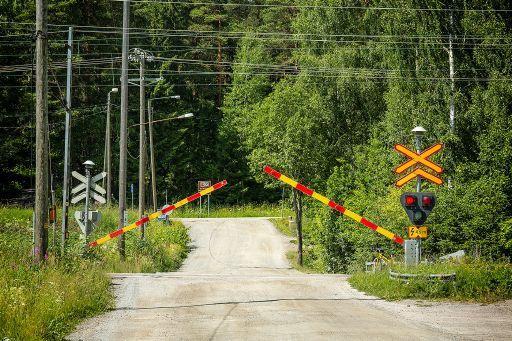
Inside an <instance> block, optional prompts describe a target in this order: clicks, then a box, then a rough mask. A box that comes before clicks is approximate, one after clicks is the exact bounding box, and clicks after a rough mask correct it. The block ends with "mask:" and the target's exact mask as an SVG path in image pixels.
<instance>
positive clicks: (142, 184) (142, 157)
mask: <svg viewBox="0 0 512 341" xmlns="http://www.w3.org/2000/svg"><path fill="white" fill-rule="evenodd" d="M153 59H154V58H153V55H152V54H151V53H149V52H148V51H144V50H142V49H139V48H135V49H133V51H132V53H131V54H130V60H131V61H134V62H138V63H139V104H140V111H139V212H138V217H139V219H140V218H142V217H143V216H144V211H145V209H146V207H145V206H146V205H145V201H146V176H145V175H146V83H145V79H144V73H145V66H146V61H153ZM140 232H141V238H142V239H144V234H145V224H143V225H142V226H141V227H140Z"/></svg>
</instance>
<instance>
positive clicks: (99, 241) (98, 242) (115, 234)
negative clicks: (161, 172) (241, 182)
mask: <svg viewBox="0 0 512 341" xmlns="http://www.w3.org/2000/svg"><path fill="white" fill-rule="evenodd" d="M227 183H228V182H227V181H226V180H224V181H221V182H218V183H216V184H215V185H213V186H210V187H208V188H206V189H203V190H202V191H200V192H197V193H196V194H192V195H191V196H188V197H186V198H185V199H182V200H180V201H178V202H177V203H175V204H174V205H171V206H168V207H166V208H164V209H162V210H160V211H157V212H155V213H152V214H150V215H149V216H147V217H143V218H141V219H139V220H137V221H136V222H134V223H133V224H130V225H127V226H125V227H123V228H122V229H119V230H116V231H114V232H111V233H109V234H107V235H106V236H104V237H102V238H100V239H97V240H95V241H93V242H91V243H89V247H93V246H97V245H101V244H103V243H105V242H107V241H109V240H111V239H113V238H116V237H118V236H120V235H122V234H123V233H126V232H128V231H131V230H133V229H136V228H137V227H139V226H141V225H142V224H145V223H147V222H148V221H151V220H155V219H156V218H158V217H159V216H161V215H162V214H167V213H169V212H171V211H174V210H175V209H177V208H179V207H181V206H183V205H185V204H188V203H189V202H192V201H194V200H196V199H199V198H200V197H202V196H204V195H207V194H210V193H211V192H213V191H216V190H218V189H219V188H222V187H224V186H225V185H227Z"/></svg>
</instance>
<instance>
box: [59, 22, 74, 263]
mask: <svg viewBox="0 0 512 341" xmlns="http://www.w3.org/2000/svg"><path fill="white" fill-rule="evenodd" d="M67 48H68V60H67V61H68V65H67V76H66V128H65V131H64V180H63V183H62V231H61V245H60V253H61V255H64V252H65V250H66V239H67V234H68V210H69V185H70V181H69V180H70V179H69V168H70V156H71V153H70V148H71V147H70V139H71V77H72V72H73V69H72V67H73V63H72V57H73V27H71V26H70V27H69V29H68V46H67Z"/></svg>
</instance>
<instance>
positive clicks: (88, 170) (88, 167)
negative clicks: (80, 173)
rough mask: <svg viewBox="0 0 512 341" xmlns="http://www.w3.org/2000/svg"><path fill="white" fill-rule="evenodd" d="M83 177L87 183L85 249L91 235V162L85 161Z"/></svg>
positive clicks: (92, 164)
mask: <svg viewBox="0 0 512 341" xmlns="http://www.w3.org/2000/svg"><path fill="white" fill-rule="evenodd" d="M84 165H85V177H86V178H87V183H86V187H85V208H84V217H83V219H84V220H83V223H84V226H85V247H87V237H88V236H89V234H90V233H91V231H89V204H90V194H91V193H90V190H91V169H92V167H93V166H94V163H93V162H92V161H85V162H84Z"/></svg>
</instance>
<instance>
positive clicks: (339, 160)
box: [0, 0, 512, 272]
mask: <svg viewBox="0 0 512 341" xmlns="http://www.w3.org/2000/svg"><path fill="white" fill-rule="evenodd" d="M508 7H509V2H508V1H506V0H501V1H498V0H493V1H491V0H489V1H484V0H467V1H460V0H453V1H436V0H424V1H411V0H399V1H355V0H353V1H291V0H289V1H281V0H261V1H243V0H235V1H225V2H222V4H220V3H216V4H211V3H205V2H204V1H159V0H155V1H137V0H134V1H132V17H131V27H132V29H131V30H130V47H131V48H135V47H139V48H143V49H146V50H148V51H151V52H152V53H153V54H154V56H155V61H154V62H152V63H148V65H147V74H146V75H147V77H162V80H161V81H159V82H158V83H156V84H155V85H153V86H150V87H148V91H147V98H150V97H162V96H169V95H176V94H178V95H180V96H181V100H179V101H176V100H172V99H170V100H161V101H156V102H155V114H154V119H155V120H157V119H163V118H166V117H169V116H173V115H179V114H182V113H185V112H193V113H195V118H194V119H193V120H183V121H181V120H180V121H171V122H163V123H160V124H155V139H156V147H155V148H156V156H157V174H158V179H157V180H158V181H157V182H158V188H159V189H160V192H159V195H160V196H159V201H160V202H162V201H163V189H167V190H168V193H169V199H172V198H175V199H178V198H181V197H183V196H185V195H187V194H190V193H193V192H194V191H195V188H196V181H197V180H205V179H211V180H217V179H224V178H226V179H227V180H228V182H229V184H230V188H229V190H226V191H223V192H219V193H218V194H216V195H215V197H214V198H212V199H214V200H215V201H216V202H217V203H219V204H220V203H222V204H223V205H234V204H243V203H262V202H277V201H278V200H280V198H281V187H280V185H279V184H278V183H277V182H275V181H273V180H272V179H271V178H269V177H268V176H266V175H265V174H264V173H262V167H263V165H264V164H269V165H271V166H272V167H274V168H276V169H277V170H279V171H282V172H283V173H284V174H287V175H289V176H291V177H294V178H295V179H296V180H298V181H301V182H303V183H304V184H306V185H308V186H311V187H312V188H314V189H315V190H317V191H318V192H320V193H325V194H326V195H327V196H329V197H330V198H332V199H333V200H336V201H337V202H339V203H341V204H343V205H345V206H347V207H349V208H350V209H351V210H353V211H356V212H358V213H360V214H361V215H363V216H365V217H367V218H368V219H370V220H373V221H375V222H377V223H378V224H379V225H381V226H384V227H386V228H388V229H390V230H393V231H394V232H397V233H400V234H404V228H405V227H406V226H407V225H408V224H409V223H408V220H407V218H406V215H405V213H404V212H403V210H402V208H401V207H400V203H399V196H400V194H401V192H402V191H401V190H398V189H396V188H395V187H394V185H393V183H394V181H395V180H396V178H395V176H394V174H393V173H392V170H393V168H394V167H395V166H396V165H398V164H400V163H401V162H402V161H403V159H402V158H401V157H400V156H399V155H397V154H396V153H395V152H394V151H393V145H394V144H396V143H402V144H405V145H408V146H410V147H412V140H413V137H412V135H411V133H410V131H411V129H412V128H413V127H414V126H416V125H422V126H423V127H425V128H426V129H427V134H426V135H425V137H424V144H425V146H428V145H431V144H433V143H435V142H442V143H444V145H445V149H444V151H443V152H442V153H441V154H440V156H439V157H437V158H434V160H435V161H437V162H439V163H440V164H442V165H443V167H444V168H445V172H444V174H443V178H444V179H445V181H446V184H445V185H444V186H442V187H430V186H426V188H425V189H426V190H431V191H434V192H435V193H436V195H437V197H438V200H437V206H436V208H435V210H434V211H433V213H432V214H431V216H430V217H429V223H428V226H429V231H430V236H429V238H428V239H427V240H426V242H425V243H424V246H425V254H426V255H427V256H428V257H433V256H436V255H439V254H442V253H447V252H453V251H456V250H458V249H465V250H466V251H467V252H468V253H470V254H472V255H475V256H479V257H484V258H490V259H498V258H505V259H508V260H509V259H510V256H511V252H512V212H511V206H510V202H511V196H512V185H511V184H512V181H511V180H512V179H511V177H512V174H511V163H512V64H511V63H510V61H511V60H512V31H511V29H512V15H511V13H512V11H511V10H510V9H509V8H508ZM34 17H35V4H34V2H32V1H30V2H27V1H15V0H0V155H1V158H0V179H1V182H0V197H1V198H2V201H3V202H4V203H12V202H17V201H19V200H17V199H19V198H20V197H22V196H24V195H25V193H26V192H27V190H28V189H31V188H33V178H34V172H35V170H34V160H35V155H34V138H35V136H34V125H35V116H34V68H35V65H34V50H35V46H34V41H33V39H32V37H33V34H34V25H33V21H34ZM49 22H50V27H49V29H50V34H49V45H50V65H49V66H50V72H49V80H50V84H49V88H50V113H49V136H50V157H51V173H52V174H53V184H54V187H55V189H56V190H57V194H58V193H59V192H60V188H61V185H60V184H61V183H62V169H63V165H62V160H63V147H64V146H63V143H64V142H63V141H64V139H63V136H64V115H65V112H64V109H63V105H62V99H63V97H64V93H65V79H66V78H65V77H66V70H65V58H66V51H67V47H66V42H67V30H68V26H74V29H75V36H74V46H73V48H74V59H73V60H74V66H73V91H72V96H73V100H72V103H73V105H72V107H73V125H72V144H71V146H72V151H71V156H72V157H71V169H72V170H78V171H81V170H82V168H83V166H82V165H81V164H82V162H84V161H85V160H86V159H91V160H93V161H94V162H95V163H96V164H97V165H98V166H97V168H98V169H97V170H98V171H99V168H101V165H103V157H104V143H105V138H104V136H105V119H106V99H107V93H108V91H110V89H111V88H112V87H117V86H119V78H120V66H121V59H120V53H121V42H122V35H121V33H122V32H121V29H120V27H121V23H122V2H120V1H109V0H96V1H93V0H60V1H57V0H52V1H50V9H49ZM129 77H130V78H137V77H138V66H137V64H131V67H130V76H129ZM138 91H139V90H138V87H137V86H130V105H129V106H130V108H129V109H130V110H129V126H130V125H132V124H136V123H137V121H138V116H139V115H138V110H139V103H138ZM112 100H113V111H112V112H113V136H114V138H113V141H112V145H113V146H114V150H113V161H114V165H113V169H114V170H115V171H114V173H113V176H114V182H116V180H117V162H118V160H119V157H118V152H119V151H118V131H119V119H118V118H119V117H118V113H119V104H120V101H119V96H116V95H115V94H112ZM128 138H129V152H130V156H129V162H128V177H129V178H128V184H130V183H134V184H137V181H138V175H137V173H138V171H137V169H138V160H137V157H138V134H137V129H136V128H130V129H129V137H128ZM148 175H149V172H148ZM146 180H147V179H146ZM134 187H135V188H136V187H137V186H134ZM113 188H114V192H115V193H114V197H117V194H116V192H117V185H114V186H113ZM411 189H412V185H411ZM127 190H129V189H128V188H127ZM148 192H149V191H148ZM287 193H288V194H289V191H288V192H287ZM148 194H149V193H148ZM288 194H287V196H288ZM57 197H58V195H57ZM148 201H149V198H148ZM305 206H306V210H305V211H306V215H307V219H308V223H307V224H306V225H307V226H306V227H305V231H304V239H305V244H306V248H305V253H306V254H305V261H306V263H307V264H308V265H310V266H313V267H316V268H319V269H323V270H325V271H329V272H338V271H347V270H351V267H353V266H356V264H360V263H361V261H362V260H367V259H368V258H369V257H370V254H371V250H372V249H374V248H376V247H383V248H384V249H385V250H386V252H392V251H397V250H398V249H397V247H396V246H394V245H393V243H392V242H391V241H387V240H383V239H382V237H380V236H378V235H375V234H371V233H368V232H367V230H365V229H364V228H362V227H358V226H357V225H356V224H355V223H354V222H352V221H349V220H348V219H345V218H343V217H340V216H339V215H337V214H335V213H333V212H330V211H329V210H327V209H326V208H324V207H322V206H320V204H318V203H315V202H312V201H307V200H306V201H305Z"/></svg>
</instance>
